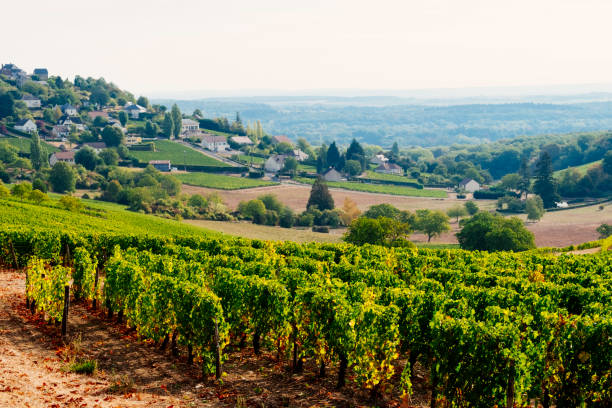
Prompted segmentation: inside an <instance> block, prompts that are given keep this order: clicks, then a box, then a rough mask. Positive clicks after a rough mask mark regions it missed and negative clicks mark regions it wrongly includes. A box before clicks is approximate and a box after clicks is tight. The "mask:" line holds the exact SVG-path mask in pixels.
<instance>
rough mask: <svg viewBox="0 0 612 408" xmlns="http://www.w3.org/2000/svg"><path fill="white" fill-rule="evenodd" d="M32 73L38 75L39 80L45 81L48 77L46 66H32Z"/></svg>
mask: <svg viewBox="0 0 612 408" xmlns="http://www.w3.org/2000/svg"><path fill="white" fill-rule="evenodd" d="M34 75H36V76H37V77H38V80H39V81H46V80H47V79H49V71H47V68H34Z"/></svg>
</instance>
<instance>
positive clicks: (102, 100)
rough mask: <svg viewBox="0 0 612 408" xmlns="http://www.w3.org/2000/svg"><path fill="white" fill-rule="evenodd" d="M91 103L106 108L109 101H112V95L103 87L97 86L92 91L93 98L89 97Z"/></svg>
mask: <svg viewBox="0 0 612 408" xmlns="http://www.w3.org/2000/svg"><path fill="white" fill-rule="evenodd" d="M89 101H90V102H92V103H95V104H98V105H100V106H105V105H106V104H107V103H108V101H110V95H109V94H108V91H107V90H106V89H105V88H104V87H102V86H96V87H95V88H94V89H93V90H92V91H91V96H90V97H89Z"/></svg>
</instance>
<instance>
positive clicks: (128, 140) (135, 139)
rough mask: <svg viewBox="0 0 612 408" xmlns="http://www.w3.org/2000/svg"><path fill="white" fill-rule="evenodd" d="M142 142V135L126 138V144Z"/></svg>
mask: <svg viewBox="0 0 612 408" xmlns="http://www.w3.org/2000/svg"><path fill="white" fill-rule="evenodd" d="M140 143H142V137H140V136H128V137H126V138H125V144H126V145H127V146H131V145H135V144H140Z"/></svg>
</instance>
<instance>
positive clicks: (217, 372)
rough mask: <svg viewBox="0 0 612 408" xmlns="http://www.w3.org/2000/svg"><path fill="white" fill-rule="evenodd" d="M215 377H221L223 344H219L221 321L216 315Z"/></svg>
mask: <svg viewBox="0 0 612 408" xmlns="http://www.w3.org/2000/svg"><path fill="white" fill-rule="evenodd" d="M214 340H215V378H217V380H218V379H219V378H221V346H220V345H219V323H218V322H217V316H215V338H214Z"/></svg>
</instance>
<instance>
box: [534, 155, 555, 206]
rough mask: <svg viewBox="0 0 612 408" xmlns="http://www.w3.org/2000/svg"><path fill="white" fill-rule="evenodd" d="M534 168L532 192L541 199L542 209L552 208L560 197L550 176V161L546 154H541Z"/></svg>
mask: <svg viewBox="0 0 612 408" xmlns="http://www.w3.org/2000/svg"><path fill="white" fill-rule="evenodd" d="M536 167H537V170H536V181H535V183H534V185H533V192H534V193H536V194H537V195H539V196H540V197H541V198H542V201H543V202H544V208H551V207H554V206H555V202H557V201H559V199H560V197H559V194H557V185H556V182H555V180H554V178H553V175H552V164H551V159H550V155H549V154H548V153H547V152H544V153H542V155H541V156H540V160H538V162H537V164H536Z"/></svg>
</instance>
